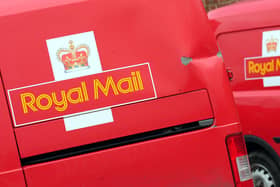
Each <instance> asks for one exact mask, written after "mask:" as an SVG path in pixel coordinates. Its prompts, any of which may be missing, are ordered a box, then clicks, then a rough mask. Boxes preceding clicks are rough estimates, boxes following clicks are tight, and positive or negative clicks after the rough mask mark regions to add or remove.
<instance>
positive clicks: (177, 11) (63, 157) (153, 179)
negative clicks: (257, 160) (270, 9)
mask: <svg viewBox="0 0 280 187" xmlns="http://www.w3.org/2000/svg"><path fill="white" fill-rule="evenodd" d="M0 16H1V17H0V27H1V31H0V33H1V36H0V37H1V40H0V41H1V47H0V49H1V62H0V69H1V84H0V103H1V108H0V117H1V125H0V137H1V142H0V149H1V153H0V166H1V167H0V186H1V187H6V186H14V187H21V186H28V187H61V186H65V187H66V186H67V187H91V186H98V187H99V186H105V187H107V186H139V187H140V186H141V187H143V186H153V187H154V186H173V187H175V186H203V187H205V186H215V187H216V186H227V187H230V186H252V180H251V174H250V169H249V164H248V159H247V153H246V149H245V144H244V141H243V137H242V135H241V128H240V123H239V121H238V117H237V112H236V110H235V105H234V101H233V97H232V93H231V89H230V85H229V83H228V77H227V74H226V72H225V69H224V64H223V63H222V59H221V58H219V57H217V56H216V54H217V47H216V41H215V37H214V34H213V33H212V32H211V28H210V24H209V21H208V18H207V15H206V13H205V11H204V9H203V5H202V3H201V2H200V1H197V0H194V1H185V0H176V1H168V2H167V1H166V2H164V1H150V0H149V1H147V0H144V1H143V0H119V1H103V0H90V1H87V0H56V1H37V0H25V1H24V2H23V1H17V0H13V1H2V2H1V6H0Z"/></svg>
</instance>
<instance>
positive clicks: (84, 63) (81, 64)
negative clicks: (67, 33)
mask: <svg viewBox="0 0 280 187" xmlns="http://www.w3.org/2000/svg"><path fill="white" fill-rule="evenodd" d="M88 56H89V47H88V46H87V45H86V44H81V45H79V46H77V47H76V46H75V44H74V41H72V40H69V48H68V49H67V48H62V49H59V50H58V51H57V58H58V59H59V61H61V62H62V63H63V65H64V69H65V72H66V73H67V72H71V71H77V70H82V69H86V68H89V64H88Z"/></svg>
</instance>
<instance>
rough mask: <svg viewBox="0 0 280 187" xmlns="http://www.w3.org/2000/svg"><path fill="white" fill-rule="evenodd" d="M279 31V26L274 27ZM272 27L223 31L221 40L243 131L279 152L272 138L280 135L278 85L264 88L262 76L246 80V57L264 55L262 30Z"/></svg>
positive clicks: (279, 147)
mask: <svg viewBox="0 0 280 187" xmlns="http://www.w3.org/2000/svg"><path fill="white" fill-rule="evenodd" d="M274 29H275V30H279V29H280V28H279V27H278V28H274ZM267 30H269V29H268V28H265V29H255V30H248V31H242V32H232V33H226V34H221V35H219V37H218V42H219V45H220V48H221V52H222V54H223V57H224V59H225V62H226V67H230V68H231V70H232V72H233V75H234V78H233V80H232V82H231V85H232V89H233V94H234V97H235V101H236V104H237V108H238V111H239V115H240V122H241V124H246V125H244V126H242V128H243V131H244V134H248V135H254V136H257V137H259V138H261V139H263V140H265V141H266V142H267V143H269V144H270V145H271V146H272V147H273V149H274V150H275V151H276V152H277V153H278V155H280V144H277V143H276V142H275V141H274V140H273V137H280V133H279V125H278V124H280V120H279V118H278V113H279V111H278V110H277V108H279V106H280V98H279V94H280V92H279V87H264V83H263V80H262V79H255V80H245V73H244V72H245V71H244V58H246V57H260V56H262V54H261V52H262V33H263V32H265V31H267Z"/></svg>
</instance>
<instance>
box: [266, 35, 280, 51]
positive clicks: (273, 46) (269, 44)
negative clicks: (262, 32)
mask: <svg viewBox="0 0 280 187" xmlns="http://www.w3.org/2000/svg"><path fill="white" fill-rule="evenodd" d="M278 41H279V40H278V39H275V38H273V37H271V39H267V40H266V50H267V52H272V51H273V52H276V51H277V46H278Z"/></svg>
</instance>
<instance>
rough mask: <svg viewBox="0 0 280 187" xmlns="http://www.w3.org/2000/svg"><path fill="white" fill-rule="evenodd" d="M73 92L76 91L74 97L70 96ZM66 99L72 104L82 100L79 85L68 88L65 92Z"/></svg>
mask: <svg viewBox="0 0 280 187" xmlns="http://www.w3.org/2000/svg"><path fill="white" fill-rule="evenodd" d="M74 93H77V98H76V99H73V98H72V95H73V94H74ZM67 100H68V101H69V102H70V103H73V104H77V103H82V102H83V101H84V98H83V93H82V89H81V88H80V87H77V88H72V89H70V90H69V91H68V92H67Z"/></svg>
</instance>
